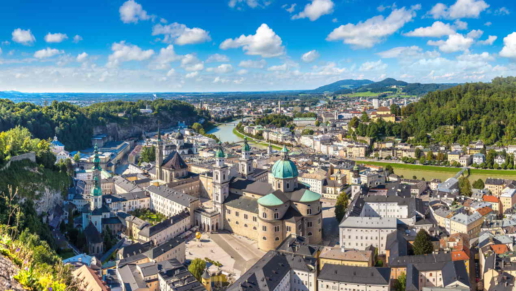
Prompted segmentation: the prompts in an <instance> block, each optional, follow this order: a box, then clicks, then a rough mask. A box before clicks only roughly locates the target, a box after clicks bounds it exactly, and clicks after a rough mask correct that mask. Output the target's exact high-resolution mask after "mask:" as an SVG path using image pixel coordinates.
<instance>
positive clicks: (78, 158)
mask: <svg viewBox="0 0 516 291" xmlns="http://www.w3.org/2000/svg"><path fill="white" fill-rule="evenodd" d="M80 160H81V152H77V153H76V154H75V155H74V156H73V161H74V162H75V163H78V162H79V161H80Z"/></svg>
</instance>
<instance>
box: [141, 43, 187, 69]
mask: <svg viewBox="0 0 516 291" xmlns="http://www.w3.org/2000/svg"><path fill="white" fill-rule="evenodd" d="M182 58H183V56H181V55H178V54H176V52H175V50H174V46H173V45H168V46H167V47H166V48H162V49H160V50H159V54H158V55H157V56H156V58H155V59H154V60H153V61H152V63H151V64H150V66H149V67H150V68H151V69H155V70H166V69H169V68H170V63H171V62H175V61H179V60H181V59H182Z"/></svg>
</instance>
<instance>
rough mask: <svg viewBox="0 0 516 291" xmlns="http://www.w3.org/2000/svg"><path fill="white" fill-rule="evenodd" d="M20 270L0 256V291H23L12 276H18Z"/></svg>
mask: <svg viewBox="0 0 516 291" xmlns="http://www.w3.org/2000/svg"><path fill="white" fill-rule="evenodd" d="M19 270H20V268H18V266H16V265H15V264H14V263H13V262H11V261H10V260H9V259H7V258H5V257H4V256H2V255H0V290H13V291H23V290H24V289H23V287H22V285H21V284H20V283H18V281H16V280H14V278H13V277H14V276H15V275H16V274H18V271H19Z"/></svg>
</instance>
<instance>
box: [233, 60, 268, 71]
mask: <svg viewBox="0 0 516 291" xmlns="http://www.w3.org/2000/svg"><path fill="white" fill-rule="evenodd" d="M238 66H239V67H242V68H253V69H263V68H265V66H267V62H266V61H265V60H259V61H253V60H245V61H241V62H240V64H238Z"/></svg>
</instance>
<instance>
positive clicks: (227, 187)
mask: <svg viewBox="0 0 516 291" xmlns="http://www.w3.org/2000/svg"><path fill="white" fill-rule="evenodd" d="M225 157H226V155H225V153H224V150H223V148H222V146H221V145H220V144H219V148H218V150H217V151H216V154H215V165H214V169H213V187H212V189H213V193H212V195H211V199H212V201H213V205H214V208H215V209H216V211H217V213H218V222H217V224H218V225H219V226H221V227H223V228H224V229H226V230H229V231H231V232H233V233H235V234H237V235H242V236H245V237H248V238H250V239H253V240H255V241H257V243H258V247H259V248H260V249H262V250H264V251H268V250H273V249H276V248H277V247H278V246H279V245H280V244H281V242H282V241H283V240H284V239H285V238H287V237H289V236H290V235H293V234H295V235H300V236H305V237H307V239H308V242H309V243H310V244H318V243H321V242H322V207H321V201H320V199H321V195H320V194H318V193H315V192H313V191H310V189H309V187H308V186H305V185H304V184H301V183H299V182H298V176H299V173H298V170H297V166H296V164H295V163H294V162H292V161H291V160H290V158H289V151H288V149H287V148H286V147H283V149H282V151H281V159H280V160H278V161H276V163H275V164H274V166H273V167H272V171H271V173H269V176H270V177H269V182H266V181H264V179H257V177H260V176H262V175H264V174H267V172H266V171H265V170H261V169H254V168H253V161H252V158H251V147H250V146H249V144H248V142H247V139H245V140H244V143H243V145H242V153H241V158H240V159H239V161H238V170H239V173H238V175H237V176H236V177H230V172H229V168H228V166H227V165H226V164H225ZM211 229H213V228H211ZM215 229H217V228H215Z"/></svg>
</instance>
